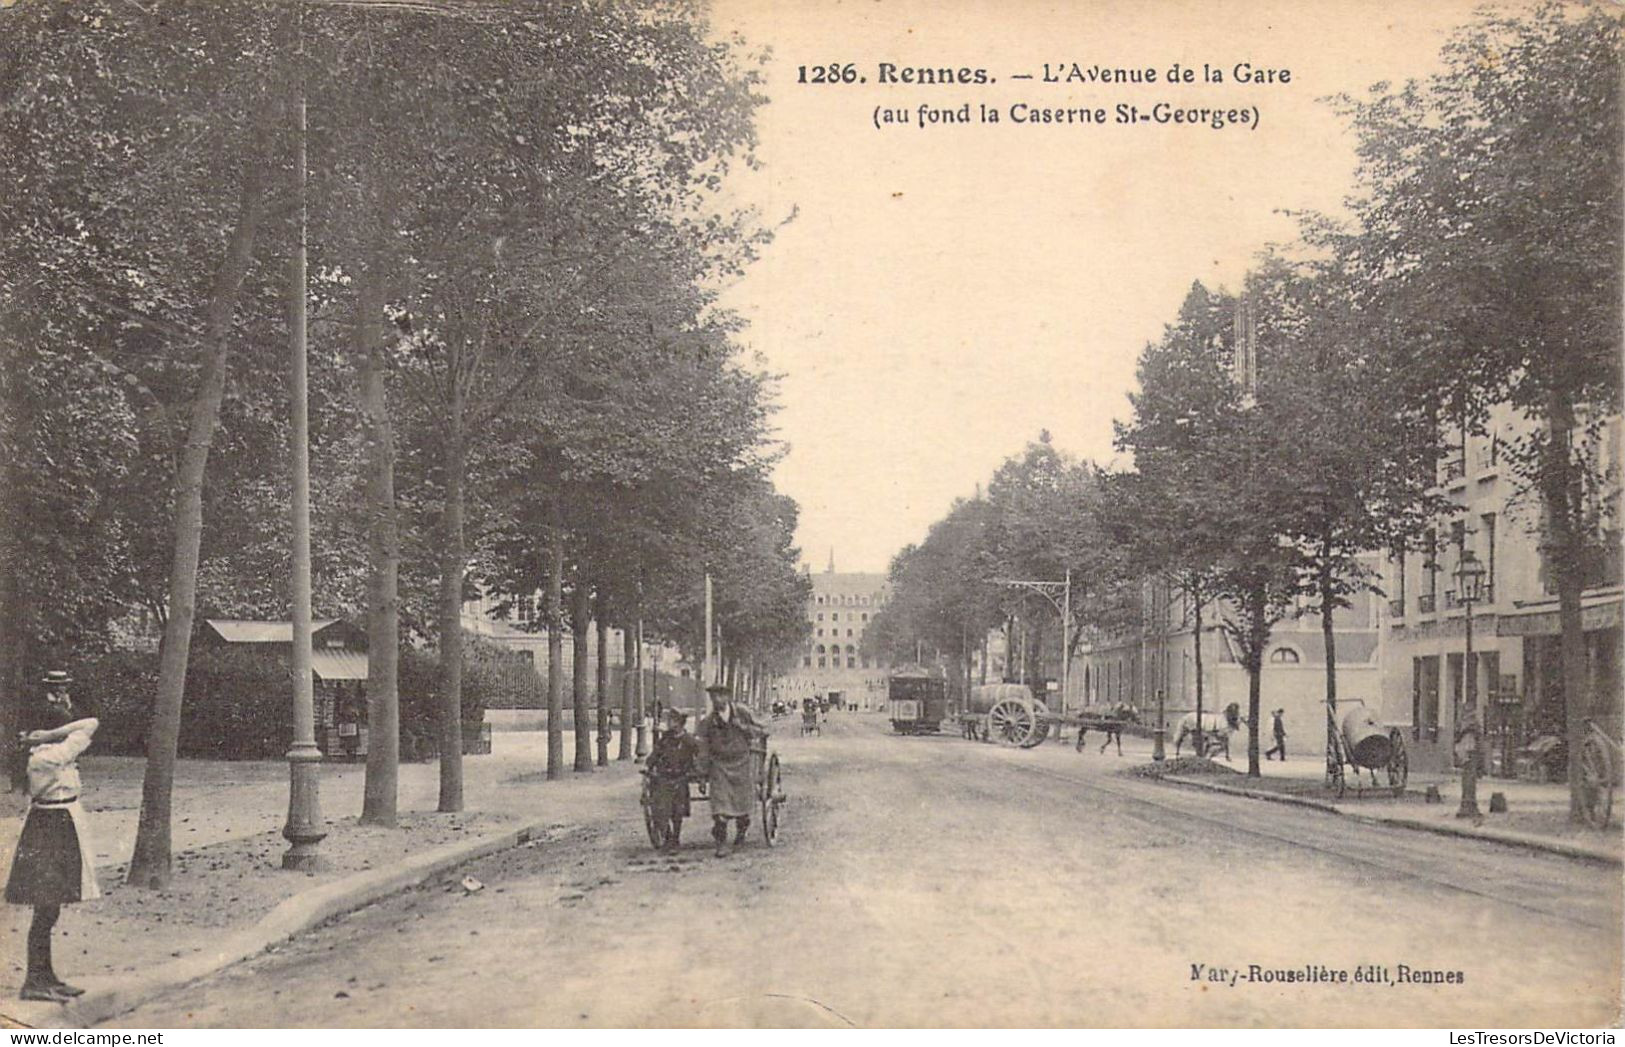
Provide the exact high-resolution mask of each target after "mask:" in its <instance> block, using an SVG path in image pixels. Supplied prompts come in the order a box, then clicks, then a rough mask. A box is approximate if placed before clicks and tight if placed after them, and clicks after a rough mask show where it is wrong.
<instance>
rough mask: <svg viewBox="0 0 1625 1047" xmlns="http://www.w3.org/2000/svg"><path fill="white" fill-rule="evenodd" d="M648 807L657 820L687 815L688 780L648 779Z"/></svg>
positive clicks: (685, 816)
mask: <svg viewBox="0 0 1625 1047" xmlns="http://www.w3.org/2000/svg"><path fill="white" fill-rule="evenodd" d="M649 807H650V809H651V810H652V811H653V812H654V816H655V818H656V819H657V820H664V819H667V818H687V817H688V780H687V779H686V778H685V779H683V780H681V781H675V782H668V781H662V780H661V779H659V778H651V779H650V781H649Z"/></svg>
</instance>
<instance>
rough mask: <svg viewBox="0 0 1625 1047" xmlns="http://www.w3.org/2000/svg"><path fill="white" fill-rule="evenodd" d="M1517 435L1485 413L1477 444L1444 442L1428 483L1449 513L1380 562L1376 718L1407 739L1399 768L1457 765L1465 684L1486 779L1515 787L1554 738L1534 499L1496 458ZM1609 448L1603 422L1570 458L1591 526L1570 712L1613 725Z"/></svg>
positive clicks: (1511, 421) (1549, 630)
mask: <svg viewBox="0 0 1625 1047" xmlns="http://www.w3.org/2000/svg"><path fill="white" fill-rule="evenodd" d="M1529 427H1530V423H1528V422H1527V420H1525V419H1523V418H1521V417H1520V416H1519V415H1518V414H1517V413H1516V412H1514V411H1513V410H1512V409H1511V408H1509V407H1506V406H1504V405H1503V406H1500V407H1498V408H1496V410H1494V411H1493V412H1492V414H1491V418H1490V423H1489V425H1488V427H1487V428H1488V432H1487V433H1485V434H1483V435H1476V434H1466V433H1458V434H1457V435H1458V439H1457V453H1456V454H1455V455H1453V456H1452V457H1450V458H1448V459H1446V460H1445V462H1444V463H1443V464H1442V466H1441V469H1440V476H1439V481H1440V490H1441V491H1442V492H1443V493H1444V494H1445V495H1446V496H1448V497H1449V498H1450V500H1451V501H1453V502H1454V503H1455V504H1456V505H1457V506H1458V507H1459V511H1458V512H1456V513H1454V514H1452V515H1451V516H1449V517H1448V518H1445V519H1441V520H1440V521H1438V523H1437V524H1436V526H1435V528H1434V530H1433V532H1432V533H1431V535H1430V536H1429V539H1428V540H1427V541H1426V542H1425V543H1424V548H1423V549H1421V550H1420V551H1416V552H1410V553H1404V554H1399V555H1394V556H1390V557H1388V558H1387V562H1386V564H1385V571H1384V574H1385V578H1384V583H1385V589H1386V591H1387V594H1388V597H1389V599H1388V600H1387V603H1386V605H1385V608H1384V612H1385V613H1384V622H1383V643H1382V648H1383V650H1382V677H1383V694H1384V698H1385V706H1384V716H1385V718H1386V719H1387V720H1388V721H1389V722H1394V723H1403V724H1405V725H1407V727H1408V728H1409V730H1410V737H1411V747H1412V751H1413V753H1414V754H1415V755H1413V757H1412V761H1411V763H1412V766H1413V767H1422V768H1424V769H1429V770H1444V769H1448V768H1450V767H1452V766H1459V765H1460V763H1461V761H1462V758H1463V756H1464V754H1465V748H1464V746H1465V745H1466V744H1467V743H1466V742H1458V740H1457V733H1458V731H1459V729H1460V727H1461V726H1462V724H1463V723H1464V722H1466V719H1467V708H1466V682H1467V680H1468V675H1469V674H1472V676H1473V677H1474V682H1475V685H1476V687H1475V689H1476V692H1477V695H1478V697H1479V699H1480V700H1481V701H1483V702H1484V703H1485V704H1484V710H1485V725H1486V729H1487V732H1488V736H1489V737H1488V743H1487V747H1488V751H1489V756H1490V771H1491V773H1492V774H1501V775H1509V776H1510V775H1512V774H1514V773H1516V772H1517V771H1518V753H1519V750H1521V749H1523V748H1525V747H1526V746H1528V745H1530V744H1531V743H1534V742H1538V741H1540V740H1541V739H1542V738H1543V737H1544V738H1548V739H1555V738H1560V737H1562V736H1563V734H1564V722H1565V703H1564V697H1563V689H1562V682H1561V672H1560V666H1559V661H1560V654H1559V643H1558V641H1559V633H1560V629H1559V625H1558V620H1557V617H1558V616H1557V589H1556V586H1555V584H1554V582H1553V580H1552V571H1551V567H1550V564H1549V563H1548V562H1547V554H1546V552H1545V550H1543V548H1542V542H1541V533H1542V527H1543V511H1542V508H1541V501H1540V496H1539V494H1538V493H1537V492H1535V491H1533V490H1531V489H1530V488H1529V485H1528V484H1527V482H1526V481H1524V480H1522V479H1521V478H1520V477H1518V476H1517V475H1515V474H1514V472H1513V470H1512V469H1511V468H1510V465H1509V462H1508V461H1507V457H1506V451H1507V448H1508V447H1510V446H1513V445H1514V443H1515V441H1516V440H1517V439H1518V437H1519V436H1520V435H1521V434H1522V433H1525V432H1528V431H1529ZM1620 435H1621V434H1620V419H1619V418H1618V417H1617V416H1615V417H1613V418H1611V419H1608V420H1607V421H1605V422H1604V423H1603V424H1601V425H1599V426H1597V427H1595V428H1594V429H1593V430H1592V434H1591V436H1590V437H1589V439H1588V444H1589V446H1586V447H1584V448H1583V449H1582V450H1583V457H1584V458H1585V459H1586V461H1587V462H1588V464H1589V465H1590V467H1591V471H1592V473H1593V474H1594V475H1595V476H1596V477H1597V479H1598V483H1597V485H1596V487H1597V491H1596V497H1595V502H1596V506H1595V508H1596V510H1597V513H1598V518H1599V520H1600V521H1601V526H1600V528H1599V531H1600V534H1599V536H1598V540H1597V542H1596V544H1595V545H1594V552H1593V554H1592V555H1589V556H1588V557H1587V558H1586V562H1585V564H1584V565H1583V571H1584V575H1585V591H1584V598H1583V600H1582V608H1583V611H1582V621H1583V625H1584V629H1585V640H1586V648H1587V662H1588V671H1587V679H1586V680H1585V681H1584V683H1583V685H1582V686H1583V687H1584V688H1585V691H1586V695H1585V698H1584V699H1583V701H1584V703H1585V706H1586V708H1587V709H1588V710H1591V711H1592V712H1593V713H1594V714H1596V715H1605V716H1610V717H1612V718H1614V719H1617V718H1618V715H1619V708H1620V689H1621V678H1620V642H1621V631H1620V621H1621V613H1620V611H1621V608H1620V604H1621V576H1622V572H1621V566H1622V565H1621V545H1620V543H1621V532H1620V514H1619V498H1620ZM1466 551H1471V552H1472V553H1473V554H1474V556H1475V557H1476V558H1477V560H1478V562H1479V564H1481V565H1482V567H1483V570H1484V574H1483V585H1482V595H1481V599H1480V600H1479V601H1477V603H1476V604H1475V605H1474V606H1473V607H1472V608H1471V610H1472V647H1473V651H1472V657H1471V660H1470V661H1469V659H1468V656H1467V614H1468V608H1467V607H1466V606H1464V605H1463V601H1462V599H1461V593H1460V590H1459V588H1458V585H1459V583H1458V570H1459V568H1460V566H1461V563H1462V558H1463V554H1464V552H1466ZM1547 744H1550V743H1549V742H1548V743H1547ZM1526 770H1533V769H1532V768H1526Z"/></svg>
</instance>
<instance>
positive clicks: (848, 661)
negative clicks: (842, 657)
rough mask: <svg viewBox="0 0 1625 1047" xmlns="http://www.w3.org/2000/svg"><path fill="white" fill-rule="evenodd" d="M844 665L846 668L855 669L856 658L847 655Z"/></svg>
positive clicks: (856, 664) (856, 665)
mask: <svg viewBox="0 0 1625 1047" xmlns="http://www.w3.org/2000/svg"><path fill="white" fill-rule="evenodd" d="M846 667H847V668H848V669H856V668H857V667H858V660H857V659H856V658H852V657H848V658H847V659H846Z"/></svg>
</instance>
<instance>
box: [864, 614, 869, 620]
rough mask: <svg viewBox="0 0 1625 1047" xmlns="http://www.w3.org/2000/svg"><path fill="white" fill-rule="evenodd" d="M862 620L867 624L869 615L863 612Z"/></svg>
mask: <svg viewBox="0 0 1625 1047" xmlns="http://www.w3.org/2000/svg"><path fill="white" fill-rule="evenodd" d="M863 620H864V621H866V622H867V621H868V620H869V615H868V613H867V612H865V613H864V614H863Z"/></svg>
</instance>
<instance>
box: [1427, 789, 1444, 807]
mask: <svg viewBox="0 0 1625 1047" xmlns="http://www.w3.org/2000/svg"><path fill="white" fill-rule="evenodd" d="M1422 798H1423V799H1424V800H1425V801H1426V802H1428V803H1444V797H1443V796H1440V795H1439V787H1438V786H1437V785H1430V786H1428V791H1427V792H1426V793H1423V794H1422Z"/></svg>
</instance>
